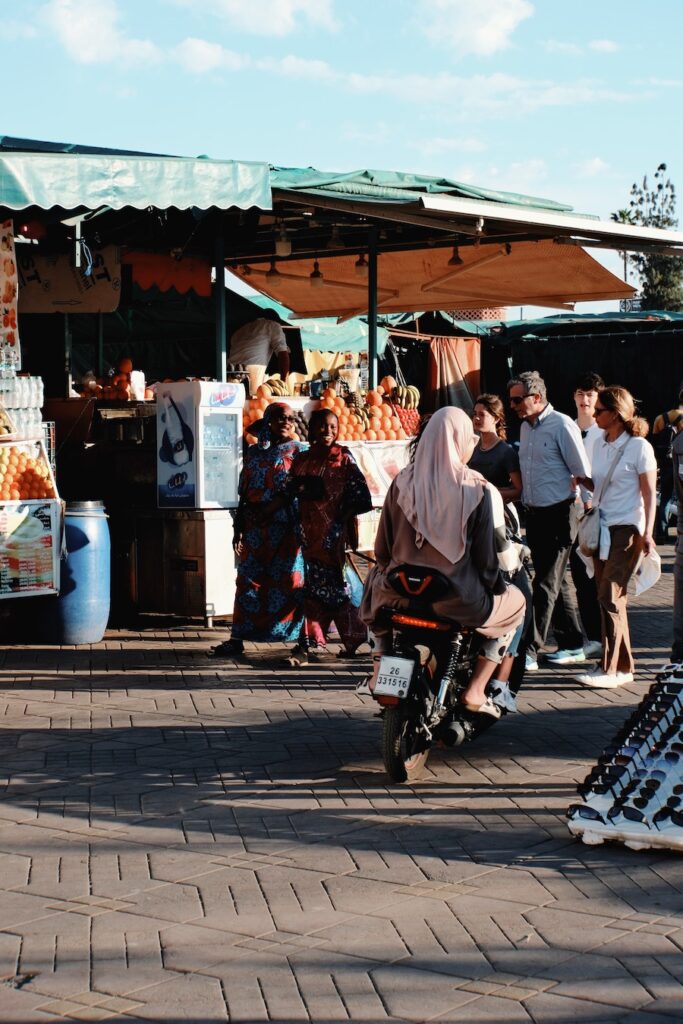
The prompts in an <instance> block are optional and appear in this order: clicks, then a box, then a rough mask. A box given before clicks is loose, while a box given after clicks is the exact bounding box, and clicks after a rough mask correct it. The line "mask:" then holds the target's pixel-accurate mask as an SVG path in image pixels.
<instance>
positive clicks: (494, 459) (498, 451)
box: [468, 441, 519, 487]
mask: <svg viewBox="0 0 683 1024" xmlns="http://www.w3.org/2000/svg"><path fill="white" fill-rule="evenodd" d="M468 465H469V467H470V469H476V470H477V472H478V473H481V475H482V476H483V477H485V478H486V479H487V480H488V482H489V483H490V484H493V486H494V487H509V486H510V484H511V480H510V473H512V472H513V471H515V472H517V473H519V456H518V454H517V452H516V451H515V449H514V448H512V447H511V446H510V445H509V444H506V443H505V441H499V442H498V444H496V445H494V446H493V448H490V449H489V451H487V452H483V451H482V450H481V449H480V448H479V446H478V445H477V447H476V448H475V449H474V454H473V455H472V458H471V459H470V461H469V463H468Z"/></svg>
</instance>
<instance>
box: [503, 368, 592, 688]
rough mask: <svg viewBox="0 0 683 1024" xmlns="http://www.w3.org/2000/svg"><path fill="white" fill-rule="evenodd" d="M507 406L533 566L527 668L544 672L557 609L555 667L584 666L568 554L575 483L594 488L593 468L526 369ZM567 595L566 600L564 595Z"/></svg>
mask: <svg viewBox="0 0 683 1024" xmlns="http://www.w3.org/2000/svg"><path fill="white" fill-rule="evenodd" d="M508 395H509V402H510V405H511V406H512V408H513V409H514V410H515V412H516V413H517V415H518V416H519V418H520V420H522V427H521V430H520V443H519V466H520V470H521V473H522V485H523V489H522V500H523V502H524V505H525V509H526V536H527V543H528V545H529V547H530V548H531V558H532V561H533V563H534V581H533V613H534V618H533V639H532V641H531V643H530V644H529V647H528V649H527V664H526V667H527V671H533V670H534V669H537V668H538V660H537V659H538V655H539V652H540V650H541V648H542V647H544V645H545V642H546V639H547V636H548V632H549V629H550V623H551V619H552V616H553V611H554V610H555V607H556V605H557V613H558V614H557V617H556V619H555V624H554V633H555V637H556V639H557V641H558V650H557V651H553V652H551V653H549V654H546V655H545V658H546V660H547V661H549V662H551V663H554V664H557V665H574V664H576V663H578V662H581V661H585V660H586V655H585V654H584V650H583V633H582V632H581V621H580V619H579V613H578V608H577V605H576V597H575V595H574V591H573V588H572V586H571V584H570V582H569V580H567V579H566V569H567V562H568V561H569V553H570V551H571V547H572V544H573V543H574V539H575V537H576V530H577V525H578V519H577V516H576V512H575V510H574V501H575V498H576V484H577V483H578V484H584V485H586V486H591V485H592V481H591V480H590V464H589V462H588V459H587V457H586V452H585V449H584V447H583V443H582V441H581V433H580V431H579V428H578V427H577V425H576V423H574V421H573V420H571V419H570V418H569V417H568V416H565V415H564V413H561V412H556V411H555V409H553V407H552V405H550V403H549V402H548V399H547V397H546V390H545V382H544V381H543V378H542V377H541V376H540V374H539V373H537V372H536V370H526V371H524V372H523V373H520V374H518V375H517V376H516V377H514V378H513V379H512V380H511V381H509V382H508ZM560 595H561V600H559V601H558V598H559V597H560Z"/></svg>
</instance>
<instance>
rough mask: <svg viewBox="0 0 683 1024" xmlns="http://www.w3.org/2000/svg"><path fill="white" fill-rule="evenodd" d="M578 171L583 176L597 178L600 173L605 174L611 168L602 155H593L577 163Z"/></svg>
mask: <svg viewBox="0 0 683 1024" xmlns="http://www.w3.org/2000/svg"><path fill="white" fill-rule="evenodd" d="M576 170H577V173H578V174H580V175H581V177H582V178H595V177H597V176H598V175H599V174H604V173H605V171H608V170H609V164H608V163H606V162H605V161H604V160H603V159H601V157H599V156H593V157H590V159H588V160H582V161H581V163H579V164H577V165H576Z"/></svg>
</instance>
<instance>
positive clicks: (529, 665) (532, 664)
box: [524, 654, 538, 672]
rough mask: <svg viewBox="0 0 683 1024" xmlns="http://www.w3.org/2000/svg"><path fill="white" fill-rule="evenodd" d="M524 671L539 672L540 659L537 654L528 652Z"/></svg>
mask: <svg viewBox="0 0 683 1024" xmlns="http://www.w3.org/2000/svg"><path fill="white" fill-rule="evenodd" d="M524 671H525V672H538V661H537V660H536V655H535V654H527V656H526V661H525V662H524Z"/></svg>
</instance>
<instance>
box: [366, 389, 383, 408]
mask: <svg viewBox="0 0 683 1024" xmlns="http://www.w3.org/2000/svg"><path fill="white" fill-rule="evenodd" d="M365 401H366V402H367V404H368V405H381V404H382V396H381V395H380V394H379V393H378V392H377V391H368V393H367V396H366V399H365Z"/></svg>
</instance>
